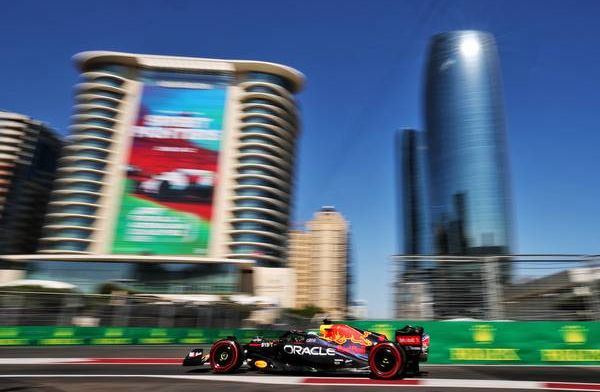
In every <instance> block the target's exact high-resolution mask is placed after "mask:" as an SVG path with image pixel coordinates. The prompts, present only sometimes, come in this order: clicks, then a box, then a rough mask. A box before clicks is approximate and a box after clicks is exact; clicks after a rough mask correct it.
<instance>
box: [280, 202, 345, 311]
mask: <svg viewBox="0 0 600 392" xmlns="http://www.w3.org/2000/svg"><path fill="white" fill-rule="evenodd" d="M348 233H349V226H348V222H347V221H346V220H345V219H344V217H343V216H342V214H340V213H339V212H338V211H336V210H335V209H334V208H333V207H323V208H322V209H321V210H320V211H319V212H317V213H316V214H315V216H314V218H313V219H312V220H310V221H309V222H307V224H306V231H303V230H293V231H292V232H291V234H290V244H289V248H290V251H289V266H290V267H291V268H292V269H293V270H294V272H295V275H296V301H295V307H296V308H302V307H305V306H308V305H313V306H317V307H319V308H321V309H323V310H324V311H325V312H326V313H327V316H328V317H330V318H334V319H341V318H344V317H346V315H347V312H348V284H349V282H348V276H349V274H348V268H349V266H348V259H349V252H348V248H349V244H348Z"/></svg>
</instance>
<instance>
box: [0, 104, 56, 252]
mask: <svg viewBox="0 0 600 392" xmlns="http://www.w3.org/2000/svg"><path fill="white" fill-rule="evenodd" d="M60 146H61V142H60V139H59V138H58V137H57V136H56V135H55V134H54V132H53V131H52V130H51V129H50V128H48V127H47V126H46V125H44V124H43V123H41V122H39V121H37V120H34V119H32V118H30V117H28V116H24V115H21V114H17V113H12V112H5V111H0V254H8V253H33V252H35V251H36V250H37V246H38V239H39V237H40V233H41V229H42V224H43V219H44V214H45V213H46V205H47V204H48V199H49V197H50V189H51V186H52V180H53V179H54V175H55V172H56V162H57V160H58V154H59V151H60Z"/></svg>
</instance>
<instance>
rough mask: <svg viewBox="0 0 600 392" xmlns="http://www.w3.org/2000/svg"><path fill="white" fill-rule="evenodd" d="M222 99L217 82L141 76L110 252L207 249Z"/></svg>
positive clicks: (198, 252) (198, 251)
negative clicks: (149, 78)
mask: <svg viewBox="0 0 600 392" xmlns="http://www.w3.org/2000/svg"><path fill="white" fill-rule="evenodd" d="M225 102H226V86H225V85H223V84H222V83H221V84H217V83H213V84H211V83H197V82H183V81H171V82H169V81H154V82H153V81H149V82H146V83H145V84H144V86H143V91H142V97H141V102H140V106H139V111H138V115H137V118H136V122H135V124H134V126H133V127H132V131H131V132H132V144H131V149H130V151H129V158H128V165H127V175H126V177H125V180H124V181H125V184H124V187H123V188H124V189H123V195H122V198H121V207H120V210H119V213H118V217H117V224H116V230H115V235H114V241H113V246H112V253H118V254H124V253H125V254H149V255H150V254H156V255H206V254H207V251H208V244H209V238H210V229H211V218H212V212H213V195H214V191H215V188H216V186H217V184H218V158H219V148H220V145H221V136H222V134H223V115H224V110H225Z"/></svg>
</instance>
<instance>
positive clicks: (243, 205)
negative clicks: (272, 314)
mask: <svg viewBox="0 0 600 392" xmlns="http://www.w3.org/2000/svg"><path fill="white" fill-rule="evenodd" d="M75 60H76V63H77V66H78V68H79V69H80V70H81V79H82V80H81V82H80V83H79V84H78V85H77V86H76V97H75V101H76V102H75V109H74V111H75V113H74V115H73V118H72V125H71V135H70V136H69V143H68V145H67V146H66V147H65V149H64V153H63V156H62V158H61V160H60V168H59V171H58V178H57V180H56V181H55V190H54V191H53V198H52V202H51V203H50V207H49V213H48V214H47V220H46V225H45V233H44V238H43V239H42V241H43V244H44V247H43V249H42V252H43V253H45V254H73V255H138V256H139V255H144V256H161V255H162V256H186V257H187V256H194V257H198V258H213V259H215V258H217V259H244V260H254V261H255V262H256V263H257V264H258V265H261V266H281V265H283V263H284V260H285V258H286V241H287V232H288V219H289V212H290V199H291V191H292V178H293V168H294V153H295V146H296V139H297V136H298V132H299V131H298V122H299V120H298V111H297V107H296V103H295V98H294V94H295V93H297V92H298V91H299V90H300V89H301V88H302V84H303V75H302V74H301V73H299V72H298V71H296V70H294V69H292V68H290V67H287V66H283V65H278V64H273V63H267V62H260V61H237V60H236V61H231V60H216V59H203V58H187V57H172V56H155V55H137V54H129V53H116V52H83V53H80V54H78V55H76V56H75Z"/></svg>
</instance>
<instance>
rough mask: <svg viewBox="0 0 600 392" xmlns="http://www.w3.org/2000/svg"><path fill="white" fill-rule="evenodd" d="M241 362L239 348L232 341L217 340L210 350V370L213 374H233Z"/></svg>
mask: <svg viewBox="0 0 600 392" xmlns="http://www.w3.org/2000/svg"><path fill="white" fill-rule="evenodd" d="M242 362H243V358H242V353H241V350H240V346H239V344H238V343H237V342H236V341H234V340H219V341H218V342H216V343H215V344H213V346H212V347H211V348H210V368H211V369H212V371H213V372H215V373H233V372H235V371H236V370H237V369H239V367H240V366H241V365H242Z"/></svg>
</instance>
